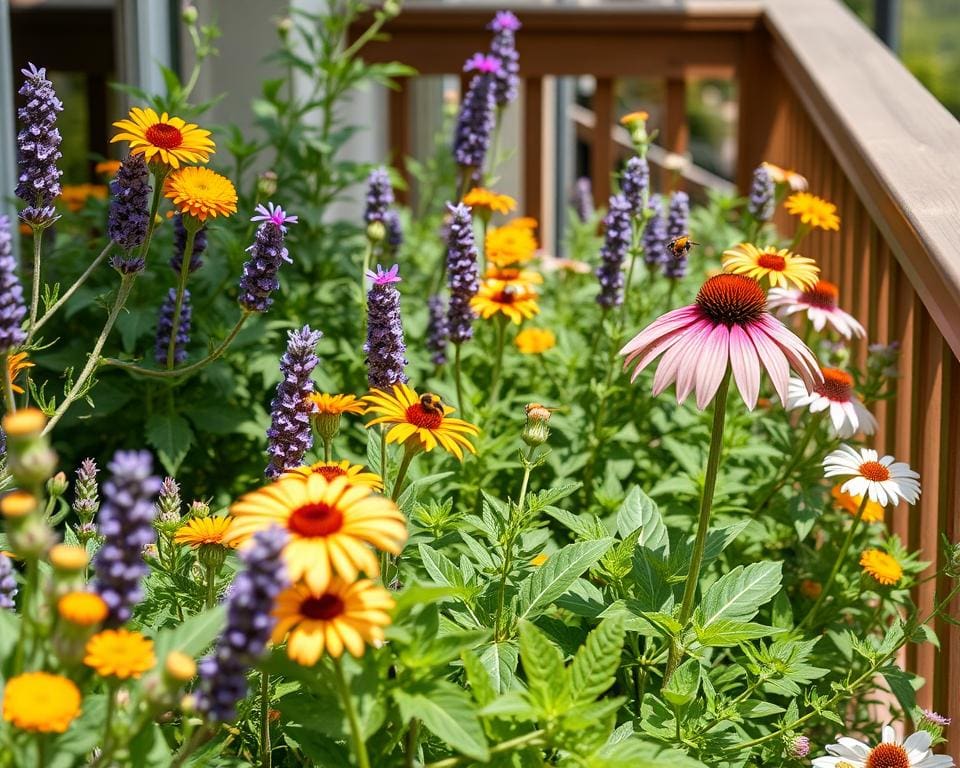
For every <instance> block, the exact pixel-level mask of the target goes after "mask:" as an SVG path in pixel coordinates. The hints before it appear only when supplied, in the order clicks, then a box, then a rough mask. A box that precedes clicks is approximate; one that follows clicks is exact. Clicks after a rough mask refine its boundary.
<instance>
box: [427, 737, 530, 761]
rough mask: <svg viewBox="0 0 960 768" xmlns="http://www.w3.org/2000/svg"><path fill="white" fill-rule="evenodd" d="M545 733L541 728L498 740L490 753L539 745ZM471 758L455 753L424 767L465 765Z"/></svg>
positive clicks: (499, 753) (495, 753)
mask: <svg viewBox="0 0 960 768" xmlns="http://www.w3.org/2000/svg"><path fill="white" fill-rule="evenodd" d="M546 735H547V732H546V731H545V730H543V729H542V728H541V729H539V730H536V731H531V732H530V733H525V734H523V735H522V736H517V737H516V738H513V739H510V740H509V741H503V742H500V743H499V744H497V746H495V747H491V748H490V754H491V755H502V754H503V753H505V752H512V751H513V750H515V749H517V747H526V746H536V745H540V744H541V743H542V741H543V737H544V736H546ZM472 760H473V758H471V757H466V756H463V755H457V756H456V757H448V758H445V759H444V760H438V761H437V762H435V763H427V765H426V766H424V768H457V766H460V765H467V764H468V763H470V762H471V761H472Z"/></svg>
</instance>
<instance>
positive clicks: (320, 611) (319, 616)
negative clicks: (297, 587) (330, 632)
mask: <svg viewBox="0 0 960 768" xmlns="http://www.w3.org/2000/svg"><path fill="white" fill-rule="evenodd" d="M343 608H344V605H343V600H341V599H340V598H339V597H337V596H336V595H320V597H308V598H307V599H306V600H304V601H303V602H302V603H301V604H300V613H302V614H303V615H304V616H306V617H307V618H308V619H313V620H314V621H330V620H331V619H335V618H337V616H339V615H340V614H341V613H343Z"/></svg>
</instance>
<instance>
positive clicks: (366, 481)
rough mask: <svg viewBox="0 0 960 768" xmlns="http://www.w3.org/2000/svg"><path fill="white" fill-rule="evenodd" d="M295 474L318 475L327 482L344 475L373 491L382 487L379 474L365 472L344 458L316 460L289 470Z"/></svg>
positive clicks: (356, 483) (352, 481)
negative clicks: (308, 464) (305, 465)
mask: <svg viewBox="0 0 960 768" xmlns="http://www.w3.org/2000/svg"><path fill="white" fill-rule="evenodd" d="M289 472H290V473H292V474H297V475H304V476H306V475H320V476H321V477H323V478H325V479H326V480H327V481H328V482H329V481H331V480H333V479H334V478H337V477H345V478H347V480H348V481H349V482H351V483H353V484H354V485H366V486H367V487H369V488H372V489H373V490H375V491H379V490H382V489H383V481H382V480H381V479H380V475H377V474H374V473H373V472H366V471H364V468H363V467H362V466H360V465H359V464H351V463H350V462H349V461H347V460H346V459H343V460H341V461H318V462H317V463H316V464H311V465H310V466H307V467H297V468H296V469H291V470H289Z"/></svg>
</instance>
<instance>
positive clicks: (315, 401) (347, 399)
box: [307, 392, 367, 416]
mask: <svg viewBox="0 0 960 768" xmlns="http://www.w3.org/2000/svg"><path fill="white" fill-rule="evenodd" d="M307 402H309V403H311V404H312V405H313V407H314V409H315V412H316V413H328V414H331V415H334V416H339V415H340V414H342V413H355V414H357V415H359V416H362V415H363V414H364V413H366V410H367V406H366V405H365V404H364V402H363V400H361V399H360V398H359V397H357V396H356V395H328V394H326V393H324V392H314V393H313V394H312V395H307Z"/></svg>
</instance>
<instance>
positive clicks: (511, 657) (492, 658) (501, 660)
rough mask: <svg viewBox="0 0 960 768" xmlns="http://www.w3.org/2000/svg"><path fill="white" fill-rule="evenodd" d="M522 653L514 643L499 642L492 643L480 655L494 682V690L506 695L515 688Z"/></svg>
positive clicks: (481, 661)
mask: <svg viewBox="0 0 960 768" xmlns="http://www.w3.org/2000/svg"><path fill="white" fill-rule="evenodd" d="M519 658H520V652H519V651H518V649H517V646H516V645H515V644H514V643H511V642H509V641H498V642H493V643H490V645H488V646H486V647H484V648H483V650H482V651H481V653H480V663H481V664H482V665H483V668H484V669H486V670H487V674H489V675H490V679H491V680H492V681H493V687H494V690H496V691H497V692H498V693H505V692H506V691H508V690H510V688H511V687H513V684H514V681H515V680H516V678H517V661H518V660H519Z"/></svg>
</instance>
